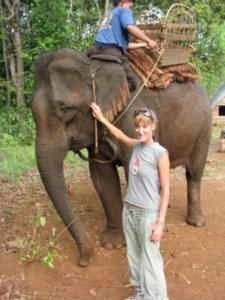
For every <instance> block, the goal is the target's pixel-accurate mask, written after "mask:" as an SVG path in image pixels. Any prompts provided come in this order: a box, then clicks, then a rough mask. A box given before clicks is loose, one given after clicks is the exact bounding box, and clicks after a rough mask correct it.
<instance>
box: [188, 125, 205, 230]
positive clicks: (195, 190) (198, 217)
mask: <svg viewBox="0 0 225 300" xmlns="http://www.w3.org/2000/svg"><path fill="white" fill-rule="evenodd" d="M203 136H204V137H205V139H204V140H203V141H202V140H201V138H202V137H203ZM209 141H210V130H209V132H208V133H206V134H205V135H201V137H200V140H199V141H198V142H197V143H196V145H195V147H194V150H193V151H192V155H191V157H190V159H189V162H188V163H187V164H186V179H187V198H188V202H187V223H188V224H190V225H194V226H196V227H200V226H203V225H204V224H205V217H204V216H203V214H202V210H201V203H200V191H201V181H202V174H203V171H204V167H205V163H206V159H207V154H208V145H209Z"/></svg>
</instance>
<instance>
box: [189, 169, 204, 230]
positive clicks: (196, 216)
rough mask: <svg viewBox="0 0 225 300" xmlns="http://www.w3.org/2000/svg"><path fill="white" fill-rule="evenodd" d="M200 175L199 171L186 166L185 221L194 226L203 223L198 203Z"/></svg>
mask: <svg viewBox="0 0 225 300" xmlns="http://www.w3.org/2000/svg"><path fill="white" fill-rule="evenodd" d="M201 177H202V174H200V172H199V171H196V170H193V169H192V168H190V167H189V168H187V167H186V179H187V197H188V203H187V223H188V224H190V225H194V226H196V227H200V226H203V225H204V224H205V217H204V216H203V214H202V210H201V204H200V190H201Z"/></svg>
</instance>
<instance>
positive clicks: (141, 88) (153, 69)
mask: <svg viewBox="0 0 225 300" xmlns="http://www.w3.org/2000/svg"><path fill="white" fill-rule="evenodd" d="M163 52H164V48H162V50H161V51H160V52H159V56H158V58H157V60H156V62H155V64H154V66H153V67H152V69H151V71H150V72H149V74H148V76H147V77H146V79H145V81H144V82H143V84H142V86H141V87H140V89H139V90H138V92H137V94H136V95H135V96H134V98H133V99H132V100H131V102H130V103H129V104H128V105H127V107H126V108H125V109H124V111H123V112H122V113H121V115H120V116H119V117H118V118H117V119H116V120H115V121H114V122H113V124H116V123H117V122H118V121H119V120H120V119H121V118H122V116H123V115H124V114H125V113H126V112H127V111H128V109H129V108H130V106H131V105H132V104H133V102H134V101H135V100H136V98H137V97H138V95H139V94H140V93H141V91H142V90H143V88H144V87H145V86H146V83H147V81H148V80H149V78H150V76H151V75H152V73H153V72H154V71H155V68H156V66H157V64H158V62H159V60H160V58H161V57H162V55H163Z"/></svg>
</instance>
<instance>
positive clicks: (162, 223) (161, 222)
mask: <svg viewBox="0 0 225 300" xmlns="http://www.w3.org/2000/svg"><path fill="white" fill-rule="evenodd" d="M157 222H159V223H160V224H161V225H162V227H163V228H164V227H165V223H164V221H162V220H161V219H160V218H159V217H158V218H157Z"/></svg>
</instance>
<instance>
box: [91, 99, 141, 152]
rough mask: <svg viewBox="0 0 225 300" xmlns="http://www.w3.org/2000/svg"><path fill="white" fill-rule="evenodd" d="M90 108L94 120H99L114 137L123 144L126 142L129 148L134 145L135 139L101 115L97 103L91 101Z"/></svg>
mask: <svg viewBox="0 0 225 300" xmlns="http://www.w3.org/2000/svg"><path fill="white" fill-rule="evenodd" d="M91 108H92V114H93V116H94V117H95V118H96V120H98V121H99V122H101V123H102V124H103V125H104V126H105V127H106V128H107V129H108V130H109V131H110V132H111V133H112V135H114V136H115V138H117V139H118V140H120V141H121V142H123V143H124V144H126V145H127V146H128V147H130V148H132V147H134V145H135V143H136V142H137V140H135V139H132V138H130V137H128V136H127V135H126V134H124V133H123V132H122V131H121V130H120V129H118V128H117V127H116V126H114V125H113V124H111V123H110V122H109V121H108V120H107V119H106V118H105V117H104V116H103V114H102V112H101V109H100V107H99V106H98V105H97V104H95V103H92V104H91Z"/></svg>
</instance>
